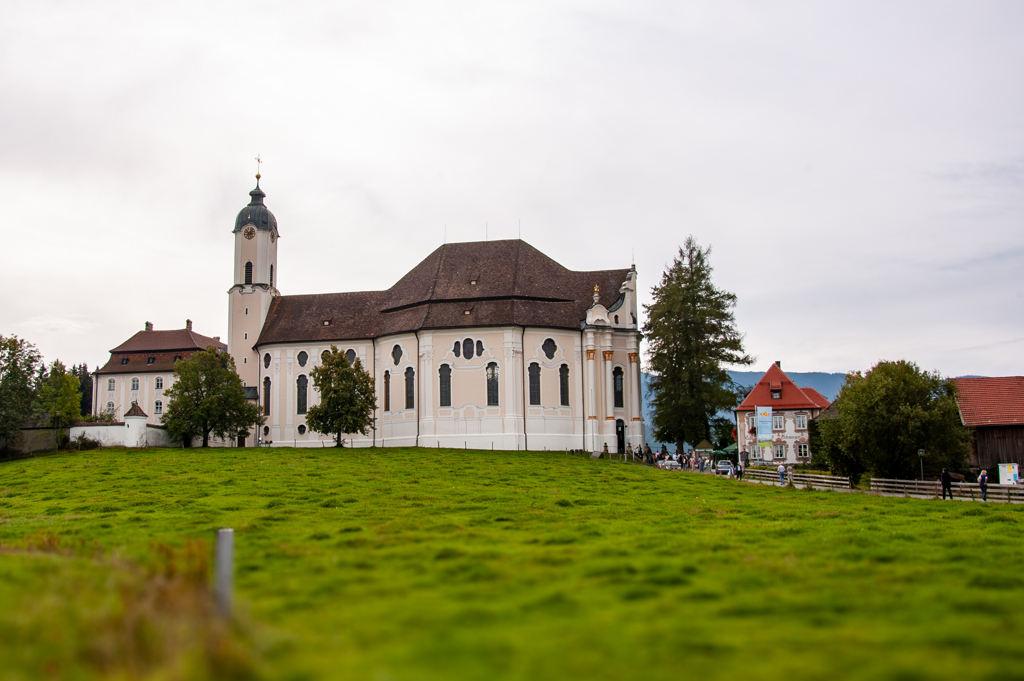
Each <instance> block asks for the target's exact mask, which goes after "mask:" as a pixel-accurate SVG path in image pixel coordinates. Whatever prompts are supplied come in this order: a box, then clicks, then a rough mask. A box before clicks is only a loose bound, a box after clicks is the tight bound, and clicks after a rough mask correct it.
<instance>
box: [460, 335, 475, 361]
mask: <svg viewBox="0 0 1024 681" xmlns="http://www.w3.org/2000/svg"><path fill="white" fill-rule="evenodd" d="M462 354H463V356H464V357H465V358H466V359H473V339H472V338H467V339H466V340H464V341H462Z"/></svg>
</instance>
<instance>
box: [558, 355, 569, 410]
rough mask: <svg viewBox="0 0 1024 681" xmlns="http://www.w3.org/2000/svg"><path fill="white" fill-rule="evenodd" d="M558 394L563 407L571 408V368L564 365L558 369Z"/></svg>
mask: <svg viewBox="0 0 1024 681" xmlns="http://www.w3.org/2000/svg"><path fill="white" fill-rule="evenodd" d="M558 393H559V397H560V398H561V404H562V406H563V407H568V406H569V366H568V365H566V364H563V365H562V366H561V367H559V369H558Z"/></svg>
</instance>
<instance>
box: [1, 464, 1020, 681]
mask: <svg viewBox="0 0 1024 681" xmlns="http://www.w3.org/2000/svg"><path fill="white" fill-rule="evenodd" d="M1022 523H1024V507H1021V506H1008V505H1005V504H999V505H996V504H992V505H982V504H980V503H949V502H947V503H942V502H940V501H931V500H913V499H897V498H876V497H872V496H868V495H864V494H844V493H837V492H808V491H804V490H795V489H780V488H773V487H770V486H764V485H757V484H749V483H737V482H735V481H729V480H724V479H716V478H713V477H709V476H701V475H697V474H690V473H674V472H664V471H657V470H652V469H647V468H643V467H639V466H633V465H627V464H619V463H612V462H608V461H590V460H588V459H583V458H577V457H572V456H565V455H561V454H551V453H529V454H524V453H513V452H476V451H468V452H467V451H462V450H411V449H389V450H365V449H364V450H350V449H345V450H332V449H325V450H308V449H307V450H295V449H270V450H253V449H226V450H213V449H211V450H206V451H203V450H198V449H193V450H170V449H167V450H146V451H123V450H99V451H93V452H86V453H81V454H69V455H60V456H51V457H46V458H39V459H33V460H27V461H16V462H11V463H4V464H0V678H2V679H36V678H47V677H51V678H67V679H77V678H82V679H88V678H97V677H102V676H104V675H106V676H113V677H116V676H118V675H121V677H124V678H199V677H202V676H208V677H210V678H227V677H230V676H246V675H256V676H259V677H262V678H268V679H296V680H298V679H320V678H328V679H329V678H337V679H373V680H377V679H379V680H385V679H393V680H405V679H409V680H412V679H428V680H431V679H438V680H440V679H446V680H447V679H524V680H525V679H679V678H698V679H741V678H753V679H790V680H792V679H825V678H842V679H872V680H874V679H976V678H981V679H1024V665H1022V664H1021V663H1020V661H1019V660H1018V659H1017V657H1018V654H1019V651H1020V643H1019V642H1020V639H1021V635H1022V633H1024V607H1022V605H1021V602H1020V601H1021V599H1022V597H1024V589H1022V588H1021V578H1020V570H1021V565H1022V559H1024V551H1022V548H1021V539H1020V537H1019V536H1018V532H1019V528H1020V526H1021V524H1022ZM219 527H233V528H234V529H235V532H236V554H237V561H238V570H237V575H236V578H237V598H238V601H239V612H240V621H241V623H242V626H241V628H240V629H238V630H236V631H235V632H233V633H228V634H225V633H224V632H223V631H219V630H217V628H216V626H215V625H210V624H209V623H207V625H204V626H200V625H199V624H197V622H198V621H200V620H203V621H205V620H206V619H208V613H207V611H206V610H204V609H203V607H204V606H202V605H197V606H195V607H192V608H191V609H189V608H187V607H186V608H178V609H175V607H172V606H169V605H168V602H169V601H171V600H173V599H174V598H176V597H177V596H175V594H179V595H180V594H181V593H185V591H182V590H180V589H178V587H176V586H174V584H178V582H176V581H175V579H180V580H184V581H185V582H187V580H188V579H189V577H188V575H189V574H193V573H194V572H195V570H199V571H202V570H204V569H205V568H204V567H203V566H202V565H199V566H198V567H195V566H193V567H194V568H195V569H194V570H193V572H192V573H190V572H189V569H186V568H184V567H180V565H179V567H178V568H175V569H169V568H167V567H166V563H167V561H171V562H174V561H179V562H180V563H181V565H184V563H187V562H188V561H189V560H192V561H193V563H194V562H195V561H196V560H198V561H199V562H202V560H201V559H202V557H203V555H205V553H204V552H208V551H209V548H210V545H209V544H208V545H207V546H206V547H205V548H204V547H202V546H200V547H199V548H198V549H197V548H196V547H197V546H198V545H196V544H192V545H191V549H190V550H191V554H189V553H188V552H187V551H186V552H182V553H179V554H178V555H177V557H176V558H173V559H171V558H166V555H165V558H164V559H163V560H164V563H161V559H160V555H164V554H166V549H162V548H160V545H162V544H166V545H169V546H171V547H177V548H179V549H180V548H181V547H184V546H185V545H186V542H188V541H189V540H194V539H197V538H198V539H205V540H206V541H207V542H211V543H212V540H213V535H214V532H215V530H216V529H217V528H219ZM197 552H198V554H203V555H200V556H199V558H197V557H196V555H198V554H197ZM190 555H191V558H189V556H190ZM175 564H178V563H175ZM161 565H163V567H160V566H161ZM153 566H156V567H153ZM202 574H205V572H203V573H202ZM154 575H156V576H154ZM182 575H184V576H182ZM181 583H184V582H181ZM168 585H171V586H168ZM186 591H187V590H186ZM182 598H184V597H182ZM161 608H163V610H161ZM168 608H170V610H168ZM147 612H148V613H150V616H151V620H147V619H146V615H145V613H147ZM167 612H170V614H166V613H167ZM139 613H143V614H142V615H140V614H139ZM153 613H156V614H155V615H154V614H153ZM162 613H163V614H162ZM140 621H141V622H143V625H139V626H134V628H133V625H132V623H138V622H140ZM154 621H156V622H157V624H154V623H153V622H154ZM166 621H172V624H159V623H160V622H166ZM175 622H176V624H175ZM160 627H163V629H161V628H160ZM211 627H212V628H211ZM126 631H127V632H129V633H127V634H126V633H125V632H126ZM140 632H141V633H140ZM168 632H170V633H168ZM168 636H170V637H171V638H172V639H173V642H172V643H171V644H166V643H160V642H159V641H157V639H160V640H163V639H161V637H164V639H166V637H168ZM197 637H198V638H201V639H203V640H202V641H200V642H199V643H196V641H194V640H192V639H195V638H197ZM209 640H216V642H217V643H216V644H215V645H214V646H213V647H215V648H216V650H215V651H214V653H210V651H209V648H210V647H211V645H212V644H209V643H208V641H209ZM125 646H127V647H128V648H130V650H128V651H123V650H121V647H125ZM161 646H163V648H164V649H165V656H164V657H161V655H160V653H159V650H158V649H160V648H161ZM204 646H205V648H204ZM204 649H205V650H206V652H203V650H204ZM168 650H169V651H170V652H169V653H167V651H168ZM197 651H198V652H197ZM168 654H169V655H171V659H170V661H168V658H167V657H166V655H168ZM204 656H205V657H204ZM211 659H212V660H213V662H210V660H211ZM126 660H127V661H126ZM182 660H184V661H182ZM211 665H212V666H211Z"/></svg>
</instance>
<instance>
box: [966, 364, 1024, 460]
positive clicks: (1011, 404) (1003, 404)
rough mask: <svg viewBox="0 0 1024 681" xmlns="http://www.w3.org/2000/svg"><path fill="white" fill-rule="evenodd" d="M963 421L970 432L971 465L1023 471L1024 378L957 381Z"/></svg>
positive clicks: (1009, 377) (1007, 377) (1011, 377)
mask: <svg viewBox="0 0 1024 681" xmlns="http://www.w3.org/2000/svg"><path fill="white" fill-rule="evenodd" d="M954 381H955V382H956V392H957V398H956V399H957V403H958V404H959V406H960V419H961V420H962V421H963V424H964V425H965V426H967V427H968V428H970V430H971V450H970V465H971V467H972V468H975V469H981V468H987V469H988V471H989V474H991V473H992V472H993V470H994V469H995V468H996V465H997V464H1000V463H1017V464H1020V465H1021V466H1022V467H1024V376H1002V377H998V378H957V379H954Z"/></svg>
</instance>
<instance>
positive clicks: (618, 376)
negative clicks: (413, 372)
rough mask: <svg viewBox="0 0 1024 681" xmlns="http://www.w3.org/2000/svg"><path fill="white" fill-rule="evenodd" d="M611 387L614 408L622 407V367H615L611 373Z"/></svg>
mask: <svg viewBox="0 0 1024 681" xmlns="http://www.w3.org/2000/svg"><path fill="white" fill-rule="evenodd" d="M612 385H613V386H614V388H615V406H616V407H621V406H622V367H615V369H614V370H613V371H612Z"/></svg>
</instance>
